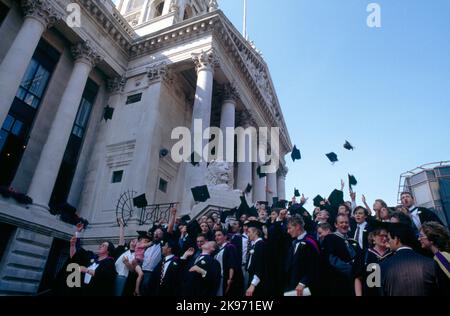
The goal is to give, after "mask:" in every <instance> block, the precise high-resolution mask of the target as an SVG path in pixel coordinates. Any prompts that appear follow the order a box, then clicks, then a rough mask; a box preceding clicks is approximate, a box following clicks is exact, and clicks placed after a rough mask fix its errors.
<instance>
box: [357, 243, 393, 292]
mask: <svg viewBox="0 0 450 316" xmlns="http://www.w3.org/2000/svg"><path fill="white" fill-rule="evenodd" d="M392 254H393V253H392V252H390V251H388V252H386V253H385V254H384V255H380V254H379V253H378V252H376V251H375V250H374V249H373V248H369V249H366V250H364V251H361V252H360V253H359V254H358V255H357V256H356V259H355V264H354V265H353V277H354V278H355V279H356V278H360V279H361V283H362V286H363V288H362V295H363V296H379V295H380V291H379V289H378V288H376V287H375V288H369V287H368V286H367V277H368V276H369V273H371V272H367V267H368V266H369V265H370V264H372V263H376V264H380V263H381V262H382V261H383V260H385V259H387V258H389V257H390V256H391V255H392Z"/></svg>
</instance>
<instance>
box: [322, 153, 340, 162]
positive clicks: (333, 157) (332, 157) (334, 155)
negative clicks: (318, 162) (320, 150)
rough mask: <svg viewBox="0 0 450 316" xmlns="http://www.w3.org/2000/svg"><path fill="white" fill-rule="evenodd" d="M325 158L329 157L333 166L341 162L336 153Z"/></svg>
mask: <svg viewBox="0 0 450 316" xmlns="http://www.w3.org/2000/svg"><path fill="white" fill-rule="evenodd" d="M325 156H327V157H328V159H329V160H330V161H331V162H332V163H333V164H334V163H335V162H336V161H339V160H338V157H337V155H336V154H335V153H333V152H331V153H329V154H326V155H325Z"/></svg>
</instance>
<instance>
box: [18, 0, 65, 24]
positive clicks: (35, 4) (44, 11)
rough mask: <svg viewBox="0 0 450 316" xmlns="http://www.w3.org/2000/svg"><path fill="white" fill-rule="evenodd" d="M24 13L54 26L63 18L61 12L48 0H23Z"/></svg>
mask: <svg viewBox="0 0 450 316" xmlns="http://www.w3.org/2000/svg"><path fill="white" fill-rule="evenodd" d="M20 4H21V7H22V11H23V15H24V16H25V17H29V18H34V19H36V20H38V21H39V22H41V23H42V24H43V25H44V26H45V27H48V28H49V27H52V26H53V25H54V24H55V23H56V22H57V21H58V20H60V19H61V18H62V16H61V14H60V13H59V12H58V11H56V10H55V8H54V7H53V6H52V5H51V4H49V3H48V1H46V0H21V2H20Z"/></svg>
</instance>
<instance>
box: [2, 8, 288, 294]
mask: <svg viewBox="0 0 450 316" xmlns="http://www.w3.org/2000/svg"><path fill="white" fill-rule="evenodd" d="M0 1H1V2H2V3H3V4H4V5H5V6H6V7H7V8H8V9H7V14H6V17H5V19H4V20H3V21H0V23H1V24H0V37H1V38H2V44H1V47H0V94H1V95H2V98H1V100H0V122H4V121H5V119H7V117H8V115H10V111H11V107H12V104H13V102H16V101H17V100H16V99H17V91H18V89H19V87H20V86H21V85H23V82H22V80H23V78H24V75H25V74H26V71H27V69H28V67H29V65H30V61H31V60H32V58H34V57H33V56H36V51H37V47H38V45H42V42H45V45H48V46H49V47H51V49H52V50H55V52H56V53H57V55H58V58H57V60H56V62H55V64H54V69H53V70H52V72H51V77H50V79H49V81H48V84H47V86H46V89H45V91H44V92H43V95H42V98H41V100H40V105H39V110H38V111H36V114H35V116H34V118H33V121H32V123H31V126H32V128H31V129H30V131H29V134H28V136H27V138H26V143H24V146H23V153H22V154H21V157H20V159H18V161H17V168H16V170H15V172H14V173H13V178H12V179H11V181H10V182H9V183H8V185H10V186H11V187H13V188H14V189H15V190H17V191H20V192H22V193H26V194H28V195H29V196H30V197H31V198H32V199H33V204H31V205H28V206H26V207H25V206H23V205H20V204H18V203H16V202H15V201H14V200H12V199H10V198H9V199H7V198H2V197H0V224H2V225H6V226H5V227H9V228H8V229H10V230H11V233H10V234H9V236H8V238H9V240H8V243H7V245H6V247H5V249H4V250H3V253H0V256H1V257H0V258H1V261H0V295H2V294H36V293H38V292H39V291H42V290H45V286H43V285H42V282H41V279H42V278H43V276H45V275H48V273H50V272H51V271H50V272H49V269H50V268H51V267H52V266H54V265H55V262H59V261H58V260H60V259H61V258H59V259H58V256H56V257H55V253H56V254H57V252H58V249H59V248H58V247H62V246H61V245H64V243H63V242H64V241H66V242H67V241H68V240H69V239H70V236H71V235H72V234H73V231H74V228H73V226H71V225H69V224H66V223H64V222H62V221H61V220H60V218H59V216H55V215H52V214H51V213H50V212H49V207H48V204H49V202H50V200H51V199H52V197H53V196H54V194H55V190H57V189H58V188H55V186H57V185H58V183H60V182H58V181H61V178H62V182H61V183H64V177H61V174H60V173H61V169H60V166H61V165H62V162H64V161H65V159H66V157H67V155H68V152H67V148H69V147H68V146H70V144H71V141H72V140H71V139H72V136H73V134H74V133H75V128H76V127H77V124H78V123H77V120H78V119H80V111H81V110H80V109H81V106H80V104H83V102H84V101H83V100H85V97H86V89H87V88H86V87H88V82H92V83H93V84H94V85H95V86H96V87H97V88H98V89H97V90H96V93H95V98H93V99H92V104H91V110H90V115H89V116H88V120H87V121H86V122H85V125H83V134H82V135H83V136H82V137H81V145H80V146H79V147H77V148H78V152H77V153H78V154H77V158H76V160H75V161H76V164H75V167H74V170H73V172H72V173H71V176H70V177H71V181H70V182H69V187H68V190H67V192H65V193H66V201H67V202H68V203H69V204H70V205H72V206H74V207H76V209H77V213H78V214H79V215H80V216H81V217H83V218H85V219H87V220H88V221H89V222H90V225H89V228H88V229H87V230H86V231H85V233H84V235H83V238H84V243H85V244H86V245H94V244H95V243H96V242H97V241H98V240H102V239H109V240H112V241H114V240H117V224H116V215H117V214H116V210H117V205H118V201H119V197H120V196H121V195H122V194H123V193H124V192H131V191H134V192H135V194H142V193H145V194H146V198H147V201H148V202H149V204H164V203H174V202H179V203H181V205H180V207H179V209H180V212H181V213H185V214H187V213H189V214H190V215H191V216H194V217H195V215H197V214H200V213H204V212H205V211H206V210H208V209H209V208H213V207H223V208H232V207H235V206H236V205H237V204H238V203H239V194H240V191H239V190H243V189H244V188H245V186H246V185H247V184H248V183H251V184H253V191H252V193H251V194H249V195H248V196H247V199H248V201H249V203H252V202H255V201H257V200H265V199H266V198H270V199H271V198H272V197H279V198H280V199H283V198H285V192H284V179H285V177H286V174H287V169H286V167H285V162H284V156H285V155H286V154H287V153H288V152H290V151H291V147H292V145H291V142H290V139H289V135H288V132H287V128H286V125H285V122H284V119H283V115H282V112H281V108H280V105H279V103H278V99H277V96H276V92H275V90H274V86H273V83H272V80H271V77H270V73H269V70H268V66H267V65H266V63H265V61H264V59H263V58H262V56H261V55H260V54H259V53H258V51H256V49H255V48H254V46H252V45H251V44H250V43H249V42H247V41H246V40H245V39H244V38H243V37H242V35H241V34H239V32H237V31H236V29H235V28H234V26H233V25H232V24H231V23H230V21H229V20H228V19H227V18H226V16H225V15H224V14H223V12H222V11H220V10H219V9H218V6H217V2H216V1H209V0H196V1H193V0H153V1H152V0H145V1H140V2H142V4H141V5H138V6H135V3H137V2H135V1H133V0H120V1H117V7H115V6H114V4H113V3H112V2H111V1H110V0H101V1H90V0H76V1H69V0H48V1H27V0H22V1H13V0H0ZM72 2H74V3H76V4H78V5H79V6H80V8H81V27H73V28H70V27H69V26H68V25H67V20H66V19H67V16H68V14H69V13H68V12H67V11H66V8H67V5H68V4H69V3H72ZM140 2H139V3H140ZM106 106H109V107H111V108H113V109H114V113H113V117H112V119H111V120H104V119H103V112H104V108H105V107H106ZM195 119H202V121H203V128H204V129H206V128H207V127H210V126H216V127H218V128H220V129H222V130H225V129H226V128H227V127H236V126H242V127H252V126H253V127H255V128H258V127H260V126H268V127H271V126H276V127H279V128H280V157H279V158H280V164H281V167H280V168H279V170H278V172H277V173H273V174H268V176H267V177H266V178H260V177H258V176H257V174H256V170H257V168H258V167H259V166H260V164H258V163H254V162H243V163H239V164H237V163H224V162H223V163H222V162H216V163H212V164H210V165H209V166H208V165H207V164H206V162H201V163H200V164H199V166H196V167H194V166H193V165H192V164H190V163H175V162H174V161H173V160H172V159H171V155H170V150H171V148H172V147H173V145H174V144H175V143H176V142H177V140H173V139H171V133H172V131H173V129H174V128H175V127H187V128H189V129H193V128H194V120H195ZM0 144H1V143H0ZM244 144H245V141H244ZM219 146H223V147H224V148H225V147H226V144H220V145H219ZM0 150H1V148H0ZM244 150H246V149H245V148H244ZM164 152H166V153H167V152H168V153H169V154H166V155H164V154H162V153H164ZM247 155H248V154H247ZM61 168H62V167H61ZM118 175H120V179H118V180H117V179H116V181H112V179H115V178H116V177H117V176H118ZM224 176H226V177H227V180H223V178H222V177H224ZM202 184H208V185H209V188H210V193H211V195H212V197H211V199H210V200H209V201H207V202H205V203H199V204H196V203H194V201H193V200H192V194H191V192H190V189H191V188H192V187H194V186H197V185H202ZM133 211H134V213H133V214H132V216H131V217H130V218H129V221H128V225H127V227H126V234H127V235H128V236H133V235H134V234H135V231H136V230H137V229H141V230H142V227H139V219H138V217H139V215H138V214H139V210H137V209H136V210H133ZM147 224H149V223H147ZM47 258H48V260H47ZM55 258H56V259H55ZM52 260H53V261H52ZM47 261H48V262H47ZM50 261H52V262H53V263H51V264H50V263H49V262H50ZM49 267H50V268H49Z"/></svg>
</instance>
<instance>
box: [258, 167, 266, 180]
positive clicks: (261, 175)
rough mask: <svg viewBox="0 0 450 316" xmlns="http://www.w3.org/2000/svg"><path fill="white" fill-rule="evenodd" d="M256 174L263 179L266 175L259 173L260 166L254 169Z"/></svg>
mask: <svg viewBox="0 0 450 316" xmlns="http://www.w3.org/2000/svg"><path fill="white" fill-rule="evenodd" d="M256 173H257V174H258V177H259V178H265V177H266V174H265V173H263V172H261V166H259V167H258V168H256Z"/></svg>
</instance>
